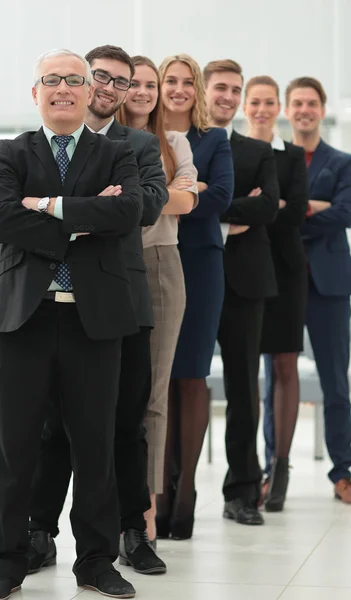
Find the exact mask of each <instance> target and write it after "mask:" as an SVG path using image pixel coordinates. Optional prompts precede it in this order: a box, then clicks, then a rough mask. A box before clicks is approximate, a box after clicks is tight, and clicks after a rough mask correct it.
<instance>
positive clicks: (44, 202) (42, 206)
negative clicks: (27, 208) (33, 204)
mask: <svg viewBox="0 0 351 600" xmlns="http://www.w3.org/2000/svg"><path fill="white" fill-rule="evenodd" d="M49 203H50V198H40V200H38V210H39V211H40V212H48V206H49Z"/></svg>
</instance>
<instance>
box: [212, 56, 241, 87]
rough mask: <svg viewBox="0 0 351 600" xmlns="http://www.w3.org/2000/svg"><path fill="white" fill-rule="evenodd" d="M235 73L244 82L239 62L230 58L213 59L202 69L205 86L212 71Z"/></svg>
mask: <svg viewBox="0 0 351 600" xmlns="http://www.w3.org/2000/svg"><path fill="white" fill-rule="evenodd" d="M225 72H230V73H236V74H237V75H240V77H241V79H242V81H243V82H244V77H243V70H242V68H241V66H240V65H239V63H237V62H235V60H231V59H230V58H226V59H225V60H213V61H211V62H209V63H208V64H207V65H206V67H205V68H204V70H203V72H202V73H203V77H204V82H205V86H207V84H208V82H209V80H210V77H211V75H212V73H225Z"/></svg>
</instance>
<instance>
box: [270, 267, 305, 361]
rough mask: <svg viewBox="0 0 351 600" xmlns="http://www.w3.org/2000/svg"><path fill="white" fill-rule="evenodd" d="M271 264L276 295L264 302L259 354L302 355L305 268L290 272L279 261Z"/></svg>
mask: <svg viewBox="0 0 351 600" xmlns="http://www.w3.org/2000/svg"><path fill="white" fill-rule="evenodd" d="M274 263H275V264H274V266H275V272H276V278H277V283H278V290H279V295H278V296H275V297H274V298H267V299H266V301H265V309H264V317H263V329H262V338H261V353H262V354H279V353H283V352H302V350H303V329H304V324H305V315H306V304H307V267H306V265H305V264H304V263H302V264H301V266H300V267H298V268H297V269H291V268H290V267H289V266H288V265H287V264H286V263H285V261H283V259H282V258H280V257H278V258H276V260H275V261H274Z"/></svg>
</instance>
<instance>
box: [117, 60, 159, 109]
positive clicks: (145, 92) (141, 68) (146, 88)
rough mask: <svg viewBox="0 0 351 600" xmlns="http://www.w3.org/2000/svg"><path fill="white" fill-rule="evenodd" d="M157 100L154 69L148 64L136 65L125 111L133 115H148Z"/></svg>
mask: <svg viewBox="0 0 351 600" xmlns="http://www.w3.org/2000/svg"><path fill="white" fill-rule="evenodd" d="M157 100H158V83H157V75H156V73H155V71H154V70H153V69H152V68H151V67H149V66H148V65H136V66H135V73H134V77H133V79H132V85H131V87H130V90H129V92H128V95H127V98H126V104H125V108H126V111H127V112H128V113H129V114H130V115H131V116H133V117H144V116H145V117H148V116H149V115H150V113H151V112H152V111H153V110H154V108H155V106H156V104H157Z"/></svg>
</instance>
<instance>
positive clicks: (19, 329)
mask: <svg viewBox="0 0 351 600" xmlns="http://www.w3.org/2000/svg"><path fill="white" fill-rule="evenodd" d="M32 92H33V98H34V101H35V103H36V104H37V105H38V108H39V112H40V114H41V117H42V120H43V127H42V128H41V129H40V130H39V131H37V132H35V133H32V132H29V133H25V134H23V135H21V136H19V137H18V138H16V139H15V140H12V141H9V140H6V141H2V142H0V214H1V218H0V241H1V244H0V356H1V360H0V473H1V476H0V600H5V599H7V598H9V597H10V595H11V593H12V592H14V591H16V590H17V589H18V588H19V587H20V586H21V583H22V581H23V579H24V577H25V575H26V573H27V566H28V563H27V554H26V552H27V544H28V534H27V514H28V505H29V496H30V487H31V481H32V476H33V470H34V467H35V460H36V455H37V451H38V448H39V443H40V435H41V432H42V429H43V424H44V418H45V414H46V405H47V399H48V397H49V392H50V388H51V386H53V385H57V383H58V384H59V386H60V392H61V403H62V414H63V420H64V424H65V428H66V430H67V434H68V437H69V441H70V452H71V456H72V464H73V471H74V479H75V481H74V493H73V506H72V511H71V523H72V529H73V533H74V536H75V538H76V551H77V560H76V562H75V565H74V568H73V570H74V573H75V575H76V578H77V584H78V585H79V586H82V587H87V588H92V589H94V590H96V591H98V592H101V593H102V594H107V595H109V596H110V597H112V598H121V597H123V598H129V597H133V596H134V594H135V590H134V588H133V586H131V584H129V583H128V582H127V581H125V580H124V579H123V578H122V577H121V575H120V574H119V573H118V571H116V570H115V569H114V568H113V566H112V564H113V562H114V561H115V559H116V557H117V555H118V536H119V515H118V502H117V487H116V480H115V473H114V456H113V455H114V420H115V412H116V402H117V392H118V379H119V365H120V350H121V338H122V336H124V335H128V334H134V333H135V332H136V331H137V329H138V323H137V319H136V316H135V311H134V307H133V302H132V297H131V290H130V283H129V278H128V273H127V270H126V268H125V264H124V255H123V251H122V248H121V240H120V238H121V236H124V235H128V234H129V233H130V232H131V231H132V230H133V229H134V228H135V226H136V225H137V224H138V223H139V222H140V218H141V214H142V191H141V188H140V186H139V176H138V168H137V164H136V160H135V156H134V154H133V151H132V149H131V147H130V145H129V144H128V143H126V142H121V143H119V144H116V143H113V142H111V141H110V140H108V139H106V138H105V137H103V136H97V135H95V134H93V133H91V132H90V131H89V130H88V128H87V127H85V126H84V124H83V119H84V115H85V111H86V106H87V104H89V103H90V102H91V97H92V92H93V88H92V86H91V74H90V68H89V64H88V63H87V62H86V61H85V59H84V58H82V57H80V56H78V55H76V54H73V53H71V52H70V51H68V50H60V51H53V52H51V53H48V54H46V55H43V56H42V57H41V58H40V59H39V61H38V63H37V66H36V77H35V85H34V87H33V90H32ZM117 184H120V185H121V186H122V193H120V188H118V187H116V186H117ZM117 195H118V197H116V196H117Z"/></svg>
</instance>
